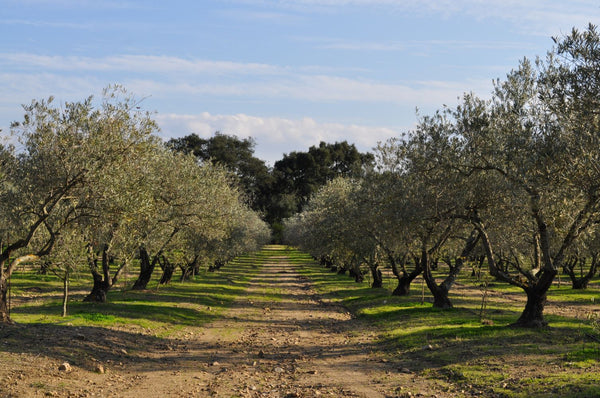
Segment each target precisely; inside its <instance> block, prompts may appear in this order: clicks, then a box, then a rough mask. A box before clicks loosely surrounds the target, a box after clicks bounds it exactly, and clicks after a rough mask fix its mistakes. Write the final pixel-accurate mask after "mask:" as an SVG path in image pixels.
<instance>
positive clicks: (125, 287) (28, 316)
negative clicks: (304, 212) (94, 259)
mask: <svg viewBox="0 0 600 398" xmlns="http://www.w3.org/2000/svg"><path fill="white" fill-rule="evenodd" d="M271 255H273V251H272V250H269V248H265V250H262V251H259V252H257V253H254V254H252V255H247V256H241V257H239V258H237V259H235V260H233V261H232V262H230V263H229V264H227V265H226V266H225V267H223V268H222V269H221V270H219V271H217V272H207V271H205V272H202V273H201V274H199V275H197V276H196V277H195V278H194V279H193V280H191V281H187V282H178V281H176V279H175V278H174V280H173V282H171V283H170V284H169V285H166V286H160V287H159V285H158V278H159V276H160V275H159V274H160V269H158V270H157V271H156V272H155V275H154V279H153V280H152V281H151V282H150V283H149V284H148V287H149V288H148V290H143V291H132V290H129V286H130V285H131V284H132V283H133V281H134V280H135V277H136V275H135V271H136V270H135V269H131V270H130V271H129V272H130V273H129V274H128V275H127V277H126V278H124V279H122V281H121V282H119V283H118V284H117V285H116V286H114V287H113V288H112V289H111V290H110V291H109V293H108V296H107V302H106V303H88V302H83V301H82V299H83V297H85V295H86V294H87V293H88V292H89V291H90V289H91V285H92V283H91V277H90V276H87V275H85V274H80V275H77V277H76V278H73V280H72V282H71V287H70V290H71V292H73V293H72V294H71V295H70V301H69V304H68V316H67V317H65V318H63V317H62V316H61V311H62V301H61V299H62V290H61V289H62V282H61V281H60V280H59V279H58V278H57V277H56V276H54V275H39V274H37V273H36V272H35V271H31V270H30V271H17V272H15V273H14V274H13V277H12V280H11V284H12V292H11V293H12V296H13V302H15V301H16V302H19V303H21V304H20V305H18V306H17V307H13V309H12V311H11V318H12V319H13V320H14V321H15V322H17V323H20V324H61V325H68V326H75V327H77V326H95V327H119V326H123V325H127V326H128V327H134V328H136V327H137V328H140V329H151V330H154V331H158V332H157V335H159V336H161V337H166V336H168V335H170V334H172V333H175V332H177V331H179V330H181V329H183V328H186V327H198V326H201V325H203V324H205V323H206V322H210V321H211V320H213V319H215V318H217V317H218V316H220V315H221V314H222V313H223V311H224V310H225V309H226V308H228V307H229V306H230V305H231V303H232V302H233V300H235V299H236V297H238V296H239V295H240V294H241V293H242V292H244V290H245V287H246V285H247V283H248V282H249V280H250V279H251V278H252V277H254V276H255V275H256V274H257V273H258V271H259V268H260V266H261V264H263V263H264V262H265V261H267V259H268V258H269V257H270V256H271Z"/></svg>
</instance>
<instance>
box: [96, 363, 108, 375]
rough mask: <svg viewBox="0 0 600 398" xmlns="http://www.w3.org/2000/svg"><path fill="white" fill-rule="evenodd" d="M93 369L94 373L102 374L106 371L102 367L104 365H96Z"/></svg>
mask: <svg viewBox="0 0 600 398" xmlns="http://www.w3.org/2000/svg"><path fill="white" fill-rule="evenodd" d="M94 371H95V372H96V373H100V374H104V373H105V372H106V369H104V366H102V365H96V368H95V369H94Z"/></svg>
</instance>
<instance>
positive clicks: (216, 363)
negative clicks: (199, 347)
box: [211, 361, 220, 366]
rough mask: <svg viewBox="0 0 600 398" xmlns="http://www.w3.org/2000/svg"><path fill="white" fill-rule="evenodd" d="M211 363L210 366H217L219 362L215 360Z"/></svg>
mask: <svg viewBox="0 0 600 398" xmlns="http://www.w3.org/2000/svg"><path fill="white" fill-rule="evenodd" d="M211 365H212V366H219V365H220V363H219V362H217V361H214V362H213V363H212V364H211Z"/></svg>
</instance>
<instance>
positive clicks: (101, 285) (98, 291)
mask: <svg viewBox="0 0 600 398" xmlns="http://www.w3.org/2000/svg"><path fill="white" fill-rule="evenodd" d="M108 250H109V246H108V245H104V247H103V248H102V273H100V272H99V271H98V261H97V258H96V256H95V255H94V249H93V248H92V246H91V245H90V246H89V247H88V265H89V266H90V272H91V273H92V277H93V278H94V285H93V287H92V291H91V292H90V294H88V295H87V296H86V297H85V298H84V299H83V301H88V302H96V303H105V302H106V295H107V293H108V291H109V290H110V288H111V287H113V285H114V284H115V283H117V280H118V278H119V275H120V274H121V271H123V269H124V268H125V266H126V265H127V261H126V260H125V261H123V263H122V264H121V265H120V266H119V268H118V269H117V271H116V272H115V276H114V277H112V278H111V276H110V264H109V256H108Z"/></svg>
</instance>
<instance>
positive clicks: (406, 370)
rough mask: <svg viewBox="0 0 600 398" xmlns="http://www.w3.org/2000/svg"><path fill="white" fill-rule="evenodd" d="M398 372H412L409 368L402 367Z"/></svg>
mask: <svg viewBox="0 0 600 398" xmlns="http://www.w3.org/2000/svg"><path fill="white" fill-rule="evenodd" d="M398 372H400V373H412V372H411V371H410V369H409V368H400V369H398Z"/></svg>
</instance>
